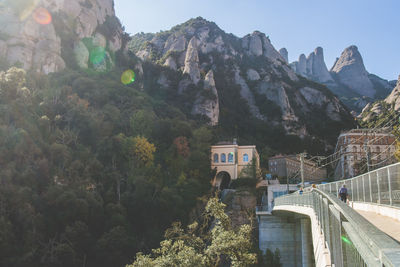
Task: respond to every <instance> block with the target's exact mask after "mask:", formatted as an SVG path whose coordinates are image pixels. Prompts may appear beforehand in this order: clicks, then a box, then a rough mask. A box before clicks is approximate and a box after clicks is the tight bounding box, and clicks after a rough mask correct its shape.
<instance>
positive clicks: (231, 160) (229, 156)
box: [228, 152, 233, 162]
mask: <svg viewBox="0 0 400 267" xmlns="http://www.w3.org/2000/svg"><path fill="white" fill-rule="evenodd" d="M228 162H233V152H230V153H229V154H228Z"/></svg>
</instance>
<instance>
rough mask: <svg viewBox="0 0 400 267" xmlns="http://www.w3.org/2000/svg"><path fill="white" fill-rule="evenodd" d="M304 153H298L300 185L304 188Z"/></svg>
mask: <svg viewBox="0 0 400 267" xmlns="http://www.w3.org/2000/svg"><path fill="white" fill-rule="evenodd" d="M305 155H306V153H305V152H304V153H301V154H300V175H301V186H302V187H303V189H304V157H305Z"/></svg>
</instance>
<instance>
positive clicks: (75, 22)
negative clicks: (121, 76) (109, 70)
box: [0, 0, 123, 74]
mask: <svg viewBox="0 0 400 267" xmlns="http://www.w3.org/2000/svg"><path fill="white" fill-rule="evenodd" d="M0 23H1V25H4V27H1V28H0V57H3V58H5V59H6V60H7V61H8V62H9V63H10V64H20V65H21V66H22V67H23V68H24V69H26V70H28V69H33V70H36V71H38V72H42V73H46V74H47V73H50V72H56V71H60V70H62V69H63V68H65V66H66V62H67V63H68V60H71V59H70V58H68V57H71V56H72V57H74V55H75V57H76V58H77V63H78V65H79V66H80V67H83V68H87V67H88V65H93V67H94V68H95V69H98V70H104V68H105V65H106V62H108V63H110V62H111V57H110V53H113V52H115V51H117V50H119V49H121V46H122V36H123V31H122V27H121V25H120V24H119V21H118V19H116V17H115V12H114V3H113V0H68V1H67V0H57V1H56V0H27V1H24V2H23V3H21V1H13V0H5V4H4V5H3V6H1V7H0ZM108 30H109V31H108ZM82 41H84V42H85V44H83V43H82ZM106 47H107V49H106ZM63 50H71V51H72V50H73V51H74V55H71V54H67V55H66V54H65V53H63V52H64V51H63ZM90 55H92V59H93V58H94V57H96V55H97V60H94V61H95V62H94V63H93V62H90V58H91V57H90ZM92 61H93V60H92ZM108 63H107V64H108Z"/></svg>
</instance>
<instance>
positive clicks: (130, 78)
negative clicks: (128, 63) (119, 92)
mask: <svg viewBox="0 0 400 267" xmlns="http://www.w3.org/2000/svg"><path fill="white" fill-rule="evenodd" d="M134 81H135V72H133V70H126V71H124V72H123V73H122V75H121V82H122V83H123V84H125V85H128V84H131V83H133V82H134Z"/></svg>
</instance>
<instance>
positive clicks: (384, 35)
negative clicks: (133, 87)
mask: <svg viewBox="0 0 400 267" xmlns="http://www.w3.org/2000/svg"><path fill="white" fill-rule="evenodd" d="M114 2H115V3H114V4H115V11H116V15H117V16H118V17H119V19H120V20H121V22H122V24H123V25H124V26H125V30H126V31H127V32H128V33H130V34H135V33H138V32H159V31H160V30H163V31H165V30H169V29H170V28H172V27H173V26H175V25H177V24H181V23H183V22H185V21H187V20H189V19H190V18H195V17H198V16H201V17H203V18H205V19H207V20H209V21H213V22H215V23H216V24H217V25H218V26H219V27H220V28H221V29H222V30H224V31H225V32H227V33H232V34H234V35H236V36H238V37H243V36H244V35H246V34H248V33H251V32H253V31H255V30H258V31H261V32H264V33H265V34H266V35H267V36H269V37H270V39H271V42H272V44H273V45H274V47H275V48H276V49H277V50H279V49H280V48H282V47H285V48H286V49H287V50H288V52H289V61H290V62H292V61H295V60H297V59H298V57H299V55H300V54H302V53H304V54H305V55H306V56H308V54H310V53H311V52H312V51H314V49H315V48H316V47H318V46H321V47H322V48H323V49H324V56H325V62H326V65H327V67H328V69H330V68H331V67H332V65H333V63H334V61H335V59H336V58H337V57H339V56H340V54H341V53H342V51H343V50H344V49H345V48H346V47H348V46H350V45H356V46H357V47H358V49H359V51H360V53H361V55H362V57H363V60H364V64H365V67H366V69H367V71H368V72H369V73H373V74H376V75H378V76H380V77H381V78H384V79H388V80H397V78H398V76H399V75H400V19H399V13H400V1H399V0H380V1H379V0H197V1H195V0H141V1H139V0H114Z"/></svg>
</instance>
